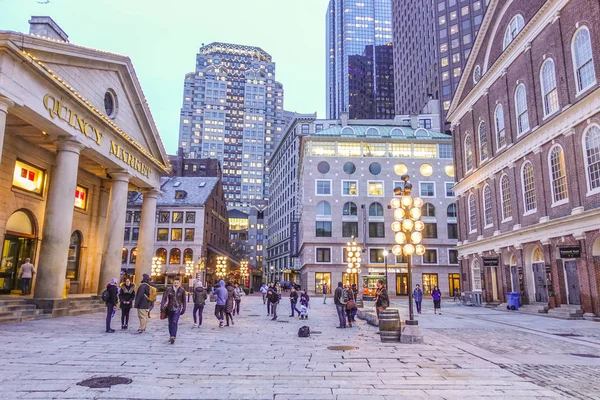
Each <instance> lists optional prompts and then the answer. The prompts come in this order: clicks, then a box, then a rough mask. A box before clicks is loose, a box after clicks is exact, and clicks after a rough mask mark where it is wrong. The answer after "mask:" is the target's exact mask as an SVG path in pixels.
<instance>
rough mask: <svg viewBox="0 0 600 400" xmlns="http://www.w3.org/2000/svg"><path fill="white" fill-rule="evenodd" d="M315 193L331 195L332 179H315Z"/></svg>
mask: <svg viewBox="0 0 600 400" xmlns="http://www.w3.org/2000/svg"><path fill="white" fill-rule="evenodd" d="M315 195H317V196H331V179H317V180H315Z"/></svg>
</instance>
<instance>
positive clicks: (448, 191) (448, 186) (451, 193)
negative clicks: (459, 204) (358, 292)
mask: <svg viewBox="0 0 600 400" xmlns="http://www.w3.org/2000/svg"><path fill="white" fill-rule="evenodd" d="M444 187H445V188H446V198H447V199H453V198H454V190H452V189H453V188H454V182H444Z"/></svg>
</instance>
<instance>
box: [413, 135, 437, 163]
mask: <svg viewBox="0 0 600 400" xmlns="http://www.w3.org/2000/svg"><path fill="white" fill-rule="evenodd" d="M421 132H425V131H424V130H421ZM437 150H438V149H437V146H436V145H435V144H420V143H416V144H415V145H414V156H415V158H436V157H437V156H438V155H437Z"/></svg>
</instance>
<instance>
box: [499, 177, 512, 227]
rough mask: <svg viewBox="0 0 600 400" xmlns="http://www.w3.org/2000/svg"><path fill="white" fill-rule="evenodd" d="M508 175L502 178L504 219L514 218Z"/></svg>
mask: <svg viewBox="0 0 600 400" xmlns="http://www.w3.org/2000/svg"><path fill="white" fill-rule="evenodd" d="M509 183H510V182H509V180H508V175H506V174H504V175H502V178H500V197H501V198H502V220H506V219H508V218H512V203H511V201H510V186H509Z"/></svg>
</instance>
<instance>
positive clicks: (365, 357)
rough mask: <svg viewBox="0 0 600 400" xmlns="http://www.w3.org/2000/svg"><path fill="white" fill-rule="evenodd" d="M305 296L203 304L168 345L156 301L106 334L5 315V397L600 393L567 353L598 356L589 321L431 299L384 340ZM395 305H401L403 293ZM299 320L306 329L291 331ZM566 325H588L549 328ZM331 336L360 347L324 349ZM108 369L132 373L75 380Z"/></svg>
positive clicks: (1, 331)
mask: <svg viewBox="0 0 600 400" xmlns="http://www.w3.org/2000/svg"><path fill="white" fill-rule="evenodd" d="M312 303H313V304H311V307H312V308H311V310H310V317H309V320H308V321H300V320H298V319H297V318H288V312H289V302H288V301H287V299H283V300H282V303H281V305H280V307H279V312H280V313H279V314H280V315H279V321H278V322H273V321H270V320H269V318H268V317H267V316H266V310H265V309H264V306H263V304H262V298H260V297H254V296H249V297H245V298H244V299H243V301H242V316H240V317H239V318H236V320H235V321H236V323H235V325H234V326H232V327H229V328H223V329H219V328H218V326H217V321H216V319H215V318H214V316H213V315H212V311H213V308H214V307H213V306H212V305H208V306H207V307H206V309H205V312H204V319H205V320H204V325H203V326H202V328H194V327H192V321H191V315H189V314H190V313H188V314H186V315H185V316H183V317H182V319H181V322H180V326H179V334H178V338H177V341H176V343H175V344H174V345H170V344H168V343H167V339H168V333H167V326H166V321H160V320H158V319H157V318H156V317H157V316H158V313H157V312H156V311H155V312H154V313H153V314H154V318H153V319H151V320H150V325H149V330H148V333H146V334H143V335H136V334H135V333H134V331H135V328H136V327H137V321H136V319H134V320H133V321H131V322H130V326H131V328H133V329H131V328H130V330H129V331H120V330H117V332H116V333H115V334H105V333H104V332H103V331H104V329H103V324H104V315H103V314H101V313H99V314H94V315H87V316H79V317H65V318H58V319H50V320H40V321H32V322H25V323H20V324H13V325H2V326H0V345H2V348H3V356H2V358H1V360H0V398H6V399H240V400H241V399H260V400H262V399H265V400H267V399H269V400H273V399H275V400H285V399H302V400H311V399H319V400H321V399H323V400H333V399H336V400H337V399H339V400H342V399H343V400H354V399H356V400H358V399H360V400H370V399H390V400H391V399H394V400H396V399H401V398H411V399H420V398H427V399H482V398H490V399H511V400H512V399H534V398H538V399H542V398H543V399H545V398H582V399H588V398H598V393H600V391H599V388H598V383H597V381H598V380H597V377H598V376H600V369H599V368H600V359H596V358H588V357H583V356H573V355H569V354H580V355H585V354H587V355H592V356H594V355H597V354H600V353H598V350H599V349H600V338H598V335H597V334H595V333H594V332H596V333H597V330H598V324H596V323H594V322H588V321H562V320H553V319H549V318H543V317H537V316H531V315H518V314H510V313H500V312H497V311H491V310H486V309H472V308H466V307H457V306H453V305H448V304H444V314H443V315H441V316H440V315H433V314H432V312H431V310H430V309H429V308H428V307H427V306H426V307H425V308H424V313H423V314H421V315H419V316H418V319H419V320H420V324H421V326H422V328H423V333H424V334H425V344H423V345H403V344H400V343H381V342H380V341H379V337H378V335H376V334H375V332H376V328H374V327H371V326H368V325H366V324H365V322H362V321H360V322H359V323H358V326H355V327H353V328H352V329H345V330H342V329H336V328H335V326H336V325H337V316H336V313H335V309H334V306H333V305H332V304H327V305H323V304H322V302H321V301H320V300H319V299H314V301H313V302H312ZM396 306H397V307H398V308H400V310H401V312H402V313H403V314H404V313H405V312H406V309H405V307H404V306H403V305H402V304H401V301H399V302H398V304H396ZM116 317H119V314H117V316H116ZM115 322H117V318H115ZM305 324H306V325H309V326H310V328H311V330H312V331H313V335H312V336H311V337H310V338H307V339H301V338H298V337H297V331H298V328H299V327H300V326H302V325H305ZM572 331H575V332H580V333H582V334H585V335H582V336H581V337H561V336H556V335H554V333H575V332H572ZM515 341H518V342H520V343H519V345H518V346H516V345H515ZM335 345H349V346H355V347H358V349H356V350H353V351H333V350H329V349H328V348H327V347H328V346H335ZM503 349H504V350H503ZM111 375H112V376H123V377H128V378H130V379H132V383H131V384H129V385H117V386H113V387H112V388H108V389H90V388H87V387H83V386H79V385H77V382H80V381H82V380H84V379H88V378H91V377H101V376H111ZM555 378H556V380H555ZM557 382H558V383H557Z"/></svg>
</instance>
